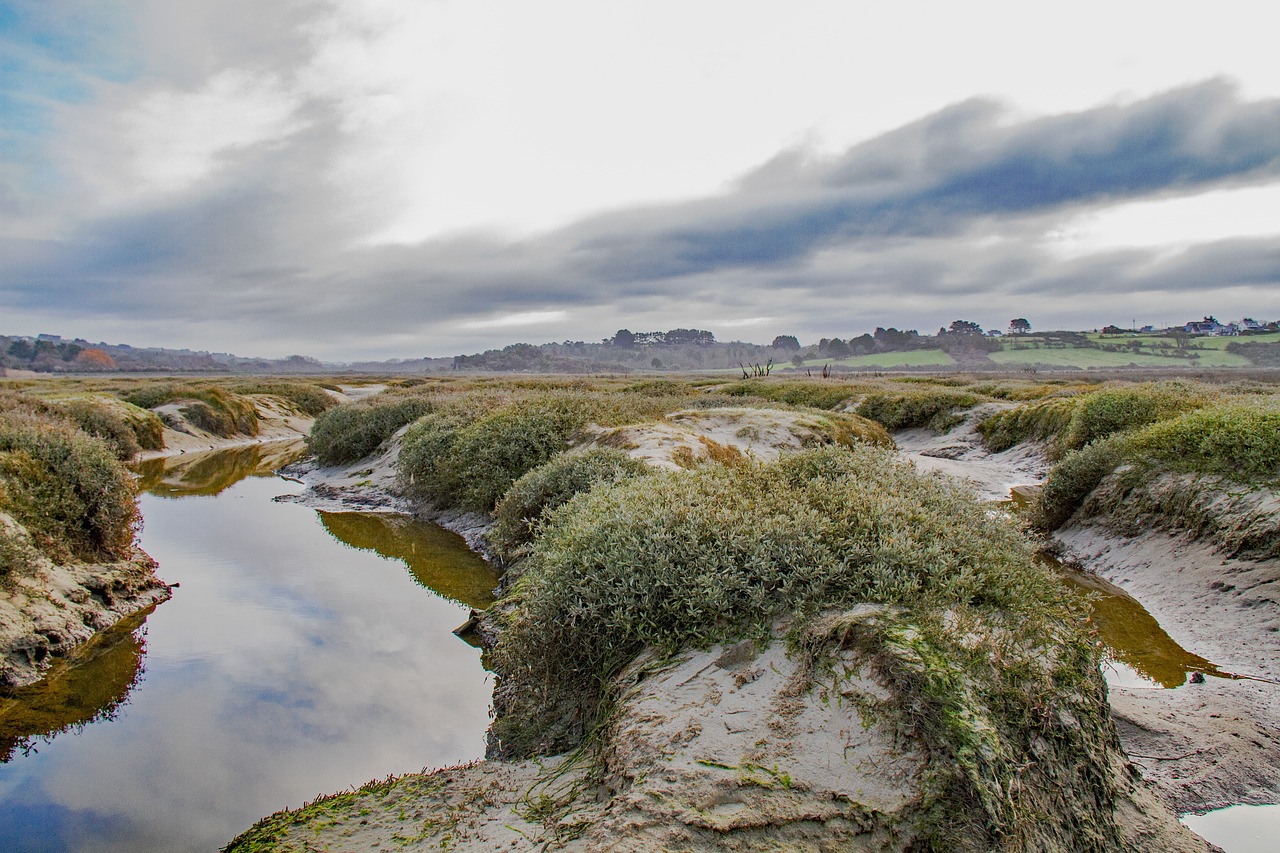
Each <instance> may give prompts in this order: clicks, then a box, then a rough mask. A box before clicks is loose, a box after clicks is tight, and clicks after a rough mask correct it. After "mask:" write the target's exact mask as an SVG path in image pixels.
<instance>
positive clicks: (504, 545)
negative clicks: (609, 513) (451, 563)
mask: <svg viewBox="0 0 1280 853" xmlns="http://www.w3.org/2000/svg"><path fill="white" fill-rule="evenodd" d="M651 471H652V469H651V468H650V467H649V466H648V465H646V464H645V463H644V462H641V461H640V460H638V459H632V458H631V457H630V456H628V455H627V454H626V453H625V452H623V451H621V450H617V449H615V448H609V447H593V448H589V449H588V450H585V451H583V452H582V453H564V454H561V455H559V456H556V457H555V458H553V459H552V460H551V461H549V462H547V463H545V464H543V465H541V466H539V467H537V468H534V469H533V470H532V471H529V472H528V473H527V474H525V475H524V476H522V477H521V478H520V479H518V480H516V481H515V483H513V484H512V485H511V488H510V489H508V490H507V492H506V494H505V495H504V496H503V498H502V500H500V501H499V502H498V506H497V508H496V509H495V511H494V527H493V532H492V533H491V534H490V535H489V543H490V545H491V546H492V547H493V549H494V551H495V553H496V554H497V555H498V556H499V557H500V558H501V559H503V560H508V561H509V560H512V559H514V558H516V557H518V556H519V555H520V553H522V551H523V548H524V546H525V545H526V544H527V543H528V542H529V541H530V540H532V539H533V537H534V536H535V535H536V534H537V532H538V530H540V529H541V527H542V524H543V521H544V519H545V517H546V515H547V513H549V512H550V511H551V510H554V509H556V508H557V507H559V506H561V505H562V504H564V503H566V502H567V501H568V500H569V499H570V498H572V497H573V496H574V495H576V494H578V493H580V492H585V491H588V490H590V489H591V488H593V487H594V486H596V485H597V484H601V483H616V482H618V481H619V480H623V479H627V478H630V477H639V476H643V475H644V474H647V473H650V472H651Z"/></svg>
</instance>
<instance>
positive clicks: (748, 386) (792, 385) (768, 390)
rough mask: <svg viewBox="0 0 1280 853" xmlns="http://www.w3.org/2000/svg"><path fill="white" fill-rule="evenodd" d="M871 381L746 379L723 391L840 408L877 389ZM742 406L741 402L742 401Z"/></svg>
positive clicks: (810, 406)
mask: <svg viewBox="0 0 1280 853" xmlns="http://www.w3.org/2000/svg"><path fill="white" fill-rule="evenodd" d="M875 387H876V386H874V385H869V384H851V383H848V382H830V381H827V380H818V379H807V380H805V379H798V380H781V381H773V380H758V379H757V380H744V381H742V382H735V383H733V384H731V385H726V386H724V388H723V389H721V391H722V393H724V394H726V395H729V396H732V397H755V398H758V399H761V400H773V401H775V402H778V403H787V404H789V405H792V406H806V407H808V408H811V409H825V410H828V411H830V410H832V409H838V408H841V407H842V406H844V405H845V404H847V403H848V402H849V401H850V400H851V399H854V398H857V397H859V396H861V395H862V394H864V393H865V392H867V391H868V390H873V389H874V388H875ZM739 405H741V403H739Z"/></svg>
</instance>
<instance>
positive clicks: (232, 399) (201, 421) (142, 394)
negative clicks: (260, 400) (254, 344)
mask: <svg viewBox="0 0 1280 853" xmlns="http://www.w3.org/2000/svg"><path fill="white" fill-rule="evenodd" d="M122 399H123V400H124V401H125V402H126V403H132V404H133V405H135V406H137V407H138V408H140V409H154V408H156V407H157V406H163V405H165V404H167V403H183V402H185V403H187V405H185V406H182V407H181V412H182V414H183V416H184V417H185V418H187V420H189V421H190V422H191V423H192V424H193V425H195V426H197V427H199V428H200V429H203V430H205V431H207V432H211V433H213V434H214V435H219V436H222V437H224V438H229V437H231V436H235V435H247V436H254V435H257V434H258V411H257V409H256V408H255V407H254V405H253V401H252V400H247V399H245V398H244V397H241V396H239V395H238V394H233V393H231V392H230V391H227V390H224V389H222V388H218V387H215V386H209V387H200V386H194V385H172V384H161V385H145V386H143V387H141V388H136V389H134V390H132V391H130V392H128V393H127V394H125V395H124V396H123V397H122Z"/></svg>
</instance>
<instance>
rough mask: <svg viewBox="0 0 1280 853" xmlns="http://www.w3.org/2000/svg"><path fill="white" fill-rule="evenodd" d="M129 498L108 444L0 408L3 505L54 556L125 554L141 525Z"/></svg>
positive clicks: (129, 487)
mask: <svg viewBox="0 0 1280 853" xmlns="http://www.w3.org/2000/svg"><path fill="white" fill-rule="evenodd" d="M134 495H135V492H134V482H133V478H132V477H131V476H130V474H129V472H128V471H126V470H125V469H124V467H123V466H122V465H121V464H120V462H119V461H118V460H117V459H116V454H115V452H114V451H113V450H112V448H111V447H110V446H109V445H108V444H107V443H106V442H104V441H102V440H101V439H98V438H94V437H93V436H90V435H87V434H86V433H84V432H83V431H81V430H79V429H77V428H75V427H73V426H71V425H70V424H68V423H66V422H65V421H59V420H56V419H52V418H47V417H41V416H39V415H35V414H29V413H25V412H16V411H10V412H5V413H0V510H3V511H4V512H6V513H8V514H9V515H10V516H11V517H12V518H13V519H14V520H15V521H17V522H18V523H19V524H21V525H22V526H23V527H24V528H25V529H26V531H27V532H28V534H29V535H30V537H31V541H32V542H33V543H34V544H35V546H36V547H38V548H39V549H40V550H41V551H42V552H43V553H44V554H46V555H47V556H49V557H50V558H51V559H54V560H55V561H59V562H62V561H66V560H68V559H80V560H103V559H124V558H126V557H128V556H129V555H130V553H131V551H132V546H133V538H134V534H135V532H136V530H137V525H138V523H139V516H138V509H137V506H136V504H135V503H134ZM6 547H7V550H10V551H11V552H12V551H13V550H14V549H13V547H9V546H6Z"/></svg>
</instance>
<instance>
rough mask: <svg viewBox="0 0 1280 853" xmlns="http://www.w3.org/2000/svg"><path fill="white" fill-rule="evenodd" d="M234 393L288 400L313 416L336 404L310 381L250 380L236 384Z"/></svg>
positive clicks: (299, 409)
mask: <svg viewBox="0 0 1280 853" xmlns="http://www.w3.org/2000/svg"><path fill="white" fill-rule="evenodd" d="M231 390H232V391H233V392H235V393H236V394H265V395H269V396H272V397H280V398H282V399H285V400H288V401H289V402H290V403H292V404H293V405H294V406H295V407H297V409H298V411H300V412H303V413H304V414H308V415H311V416H312V417H315V416H316V415H319V414H320V413H321V412H327V411H329V410H330V409H332V408H333V407H335V406H337V405H338V401H337V400H335V399H334V398H333V395H331V394H326V393H325V391H324V389H323V388H321V387H320V386H319V385H313V384H311V383H310V382H252V383H243V384H240V385H236V386H234V387H232V389H231Z"/></svg>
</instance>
